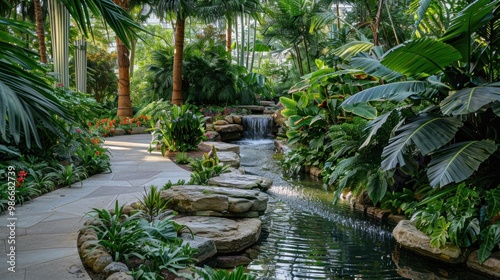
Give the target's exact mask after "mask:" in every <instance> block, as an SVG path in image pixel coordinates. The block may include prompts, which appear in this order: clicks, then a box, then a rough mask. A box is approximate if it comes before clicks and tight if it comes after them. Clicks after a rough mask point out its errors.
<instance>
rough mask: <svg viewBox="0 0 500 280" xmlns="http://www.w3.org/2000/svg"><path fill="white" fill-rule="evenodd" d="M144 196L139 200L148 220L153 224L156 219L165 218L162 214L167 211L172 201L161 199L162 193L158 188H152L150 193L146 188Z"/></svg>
mask: <svg viewBox="0 0 500 280" xmlns="http://www.w3.org/2000/svg"><path fill="white" fill-rule="evenodd" d="M144 192H145V193H144V195H143V196H142V197H141V198H139V202H140V203H141V205H142V211H143V212H144V216H145V217H146V220H148V221H150V222H152V221H154V220H156V219H160V218H163V217H162V213H164V212H165V210H166V209H167V206H168V203H169V202H170V201H168V200H164V199H163V198H162V197H161V192H160V190H159V189H158V188H157V187H156V186H151V187H150V188H149V191H146V189H145V188H144Z"/></svg>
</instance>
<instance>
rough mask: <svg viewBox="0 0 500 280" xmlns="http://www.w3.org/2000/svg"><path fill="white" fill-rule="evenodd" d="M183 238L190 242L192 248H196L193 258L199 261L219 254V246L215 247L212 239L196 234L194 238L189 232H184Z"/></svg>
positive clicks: (201, 261)
mask: <svg viewBox="0 0 500 280" xmlns="http://www.w3.org/2000/svg"><path fill="white" fill-rule="evenodd" d="M181 239H182V240H184V242H186V243H189V245H190V246H191V248H196V253H195V254H194V256H193V258H195V259H196V260H197V263H203V262H204V261H206V260H208V259H209V258H211V257H213V256H215V254H217V248H216V247H215V243H214V241H213V240H212V239H209V238H205V237H201V236H198V235H195V236H194V238H192V236H191V234H187V233H183V234H182V235H181Z"/></svg>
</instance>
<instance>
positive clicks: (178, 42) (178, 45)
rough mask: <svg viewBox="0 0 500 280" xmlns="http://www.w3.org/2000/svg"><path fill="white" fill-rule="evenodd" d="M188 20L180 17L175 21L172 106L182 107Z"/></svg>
mask: <svg viewBox="0 0 500 280" xmlns="http://www.w3.org/2000/svg"><path fill="white" fill-rule="evenodd" d="M185 23H186V19H183V18H181V17H178V18H177V20H176V21H175V51H174V77H173V82H174V85H173V90H172V104H175V105H182V103H184V99H183V98H182V59H183V56H184V27H185Z"/></svg>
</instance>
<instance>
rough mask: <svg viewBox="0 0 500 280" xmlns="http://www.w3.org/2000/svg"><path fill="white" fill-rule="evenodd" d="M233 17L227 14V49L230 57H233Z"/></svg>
mask: <svg viewBox="0 0 500 280" xmlns="http://www.w3.org/2000/svg"><path fill="white" fill-rule="evenodd" d="M231 25H232V24H231V18H229V17H228V16H226V51H227V52H228V53H229V59H231V44H232V43H233V42H232V36H233V34H232V30H231V28H232V26H231Z"/></svg>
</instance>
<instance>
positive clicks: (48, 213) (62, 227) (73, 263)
mask: <svg viewBox="0 0 500 280" xmlns="http://www.w3.org/2000/svg"><path fill="white" fill-rule="evenodd" d="M150 140H151V136H150V135H149V134H139V135H126V136H118V137H113V138H107V139H106V142H105V146H106V147H108V148H109V150H110V151H111V154H112V157H111V168H112V170H113V172H112V173H107V174H98V175H95V176H92V177H90V178H88V179H86V180H84V181H83V187H81V186H80V183H75V184H73V186H72V187H71V188H67V187H66V188H61V189H58V190H56V191H53V192H51V193H47V194H45V195H43V196H40V197H38V198H36V199H34V200H32V201H29V202H27V203H25V204H24V205H22V206H16V215H15V217H16V218H17V220H16V221H15V223H16V235H15V257H16V264H15V265H16V267H15V272H10V271H9V270H8V267H9V264H8V263H7V261H6V259H7V257H8V256H7V254H9V251H10V250H9V248H10V246H12V245H10V244H8V238H7V237H8V236H9V234H10V230H9V228H8V226H7V225H8V224H9V222H11V221H9V220H7V218H9V216H7V215H6V214H5V213H4V214H1V215H0V238H1V239H0V244H1V245H2V247H3V248H4V252H1V253H0V279H2V280H10V279H12V280H40V279H43V280H70V279H90V278H89V276H88V274H87V273H86V272H85V268H84V267H83V265H82V263H81V261H80V257H79V255H78V250H77V248H76V239H77V235H78V230H79V229H80V228H81V227H82V225H83V222H84V220H82V217H84V215H85V213H87V212H88V211H90V210H91V209H92V208H112V206H113V205H114V201H115V200H118V201H119V202H120V204H125V203H128V202H132V201H137V197H140V195H141V192H143V191H144V187H148V186H151V185H156V186H159V187H161V186H163V185H164V184H165V183H166V182H168V181H169V180H171V181H172V182H177V180H180V179H184V180H186V181H187V180H189V172H188V171H185V170H184V169H182V168H180V167H178V166H177V165H176V164H175V163H173V162H171V161H170V160H169V159H168V158H164V157H162V156H161V154H160V153H159V152H153V153H151V154H149V153H148V152H147V148H148V147H149V141H150Z"/></svg>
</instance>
